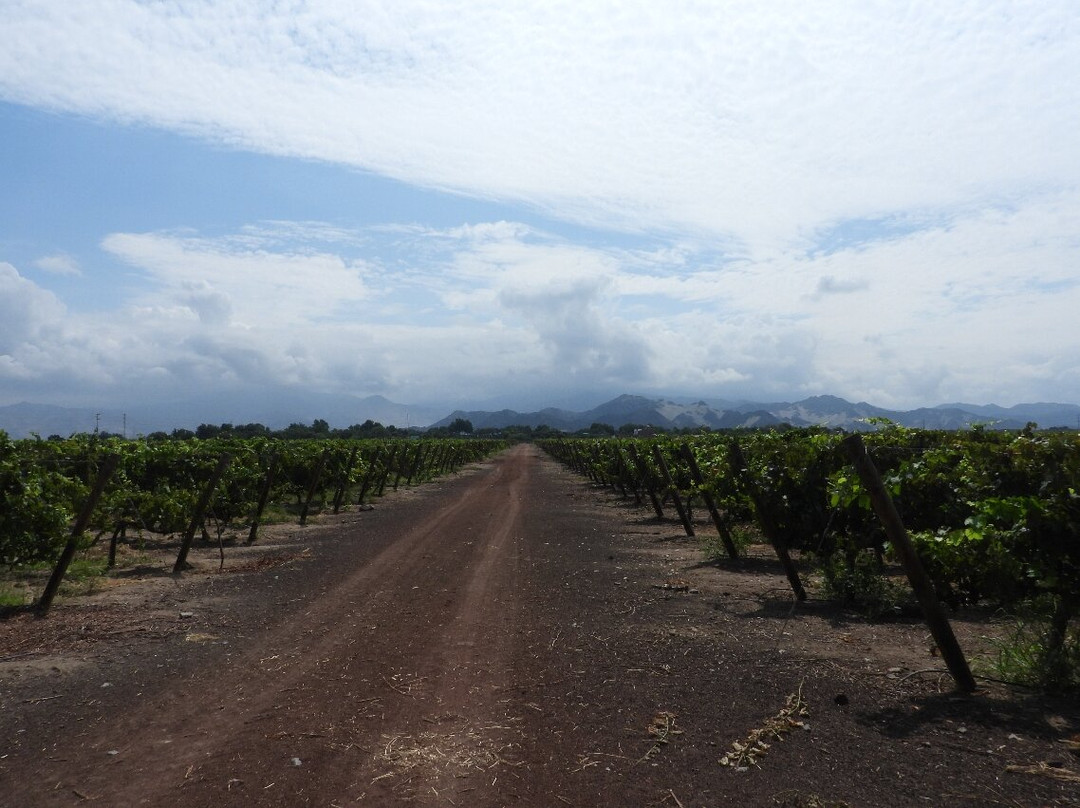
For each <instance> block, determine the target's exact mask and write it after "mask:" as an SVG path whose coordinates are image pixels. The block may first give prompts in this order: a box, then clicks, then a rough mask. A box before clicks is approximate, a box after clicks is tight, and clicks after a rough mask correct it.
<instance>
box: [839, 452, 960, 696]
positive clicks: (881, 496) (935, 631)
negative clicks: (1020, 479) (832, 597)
mask: <svg viewBox="0 0 1080 808" xmlns="http://www.w3.org/2000/svg"><path fill="white" fill-rule="evenodd" d="M840 445H841V446H842V447H843V449H844V451H845V452H847V454H848V457H850V458H851V462H852V464H853V465H854V466H855V471H857V472H858V474H859V479H860V480H861V481H862V484H863V487H864V488H866V492H867V493H868V494H869V495H870V503H871V504H872V505H873V507H874V512H875V513H876V514H877V516H878V519H880V520H881V524H882V526H883V527H884V528H885V533H886V535H887V536H888V537H889V541H891V542H892V545H893V547H895V548H896V552H897V553H898V554H899V556H900V560H901V562H903V564H904V570H905V571H906V572H907V577H908V580H909V581H910V582H911V588H912V589H913V590H914V591H915V597H916V598H917V599H918V601H919V605H920V606H921V607H922V610H923V614H924V615H926V625H927V626H929V627H930V633H931V635H933V637H934V642H936V643H937V647H938V649H939V650H940V651H941V657H942V659H944V660H945V664H946V665H947V666H948V668H949V673H951V674H952V677H953V680H954V681H955V682H956V686H957V687H958V688H960V690H963V691H965V692H967V693H970V692H971V691H973V690H974V689H975V678H974V677H973V676H972V675H971V668H969V667H968V663H967V659H966V658H965V657H964V652H963V651H962V650H961V649H960V643H958V642H957V641H956V635H955V634H953V630H952V626H951V625H950V624H949V618H948V617H946V616H945V610H944V609H943V608H942V607H941V601H939V600H938V597H937V593H936V592H935V591H934V584H933V582H932V581H931V580H930V576H929V575H927V574H926V569H925V568H924V567H923V564H922V560H921V559H920V558H919V554H918V553H917V552H916V550H915V545H913V544H912V543H911V538H910V537H909V536H908V532H907V529H906V528H905V527H904V523H903V522H902V521H901V519H900V514H899V512H897V510H896V505H895V503H894V502H893V500H892V497H890V496H889V492H888V491H887V490H886V488H885V484H884V483H883V482H882V480H881V474H880V473H879V472H878V470H877V466H875V465H874V463H873V461H872V460H871V459H870V455H868V454H867V452H866V444H864V443H863V439H862V436H861V435H858V434H855V435H850V436H848V437H846V438H844V440H843V441H841V442H840Z"/></svg>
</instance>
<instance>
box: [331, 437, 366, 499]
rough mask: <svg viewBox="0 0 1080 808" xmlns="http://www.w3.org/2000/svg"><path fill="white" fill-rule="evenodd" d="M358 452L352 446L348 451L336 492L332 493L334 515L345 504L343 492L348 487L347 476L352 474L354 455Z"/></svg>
mask: <svg viewBox="0 0 1080 808" xmlns="http://www.w3.org/2000/svg"><path fill="white" fill-rule="evenodd" d="M359 451H360V449H359V447H357V446H353V447H352V449H350V450H349V459H348V460H346V461H345V466H344V469H343V470H342V472H341V476H340V477H338V484H337V491H336V492H335V493H334V513H335V514H336V513H338V511H340V510H341V506H342V504H343V503H344V502H345V491H346V489H347V488H348V487H349V475H350V474H352V470H353V466H354V465H355V464H356V454H357V452H359Z"/></svg>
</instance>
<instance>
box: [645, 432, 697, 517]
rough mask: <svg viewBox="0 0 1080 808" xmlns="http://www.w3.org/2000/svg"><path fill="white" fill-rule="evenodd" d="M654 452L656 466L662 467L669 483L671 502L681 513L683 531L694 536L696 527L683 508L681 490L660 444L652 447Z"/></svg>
mask: <svg viewBox="0 0 1080 808" xmlns="http://www.w3.org/2000/svg"><path fill="white" fill-rule="evenodd" d="M652 451H653V459H654V460H655V461H656V465H658V466H659V467H660V473H661V474H663V475H664V481H665V482H666V483H667V490H668V492H669V493H670V494H671V501H672V502H674V503H675V510H676V511H678V513H679V520H680V521H681V522H682V525H683V530H685V531H686V535H687V536H693V535H694V526H693V525H692V524H690V515H689V514H688V513H687V512H686V508H685V507H684V506H683V502H682V498H681V497H680V496H679V489H678V488H676V487H675V480H674V479H673V478H672V476H671V471H670V470H669V469H668V464H667V461H666V460H664V453H663V452H662V451H660V444H658V443H654V444H653V445H652Z"/></svg>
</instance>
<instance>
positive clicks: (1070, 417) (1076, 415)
mask: <svg viewBox="0 0 1080 808" xmlns="http://www.w3.org/2000/svg"><path fill="white" fill-rule="evenodd" d="M934 409H952V410H961V411H964V412H971V413H975V414H976V415H981V416H983V417H985V418H992V419H995V420H1008V421H1013V422H1015V423H1019V424H1020V426H1023V425H1024V424H1026V423H1027V422H1028V421H1034V422H1035V423H1037V424H1038V425H1039V426H1040V427H1042V428H1043V429H1048V428H1050V427H1055V426H1064V427H1069V428H1071V429H1078V428H1080V406H1077V405H1076V404H1045V403H1036V404H1017V405H1016V406H1015V407H999V406H998V405H996V404H941V405H940V406H938V407H935V408H934Z"/></svg>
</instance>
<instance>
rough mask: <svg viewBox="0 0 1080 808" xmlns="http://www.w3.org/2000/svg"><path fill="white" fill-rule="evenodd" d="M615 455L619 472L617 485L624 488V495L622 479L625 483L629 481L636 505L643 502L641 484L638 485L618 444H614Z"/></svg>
mask: <svg viewBox="0 0 1080 808" xmlns="http://www.w3.org/2000/svg"><path fill="white" fill-rule="evenodd" d="M615 456H616V458H618V461H619V470H620V474H621V479H620V482H619V487H620V488H623V489H624V490H623V493H624V495H625V485H624V481H625V483H629V485H630V487H631V489H632V490H633V494H634V501H635V502H637V504H638V505H641V504H643V503H642V499H641V486H640V485H638V483H637V480H636V478H635V477H634V473H633V471H632V470H631V468H630V464H629V463H627V462H626V456H625V455H624V454H623V450H622V447H621V446H619V444H615Z"/></svg>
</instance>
